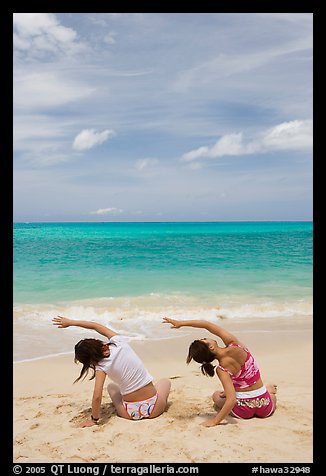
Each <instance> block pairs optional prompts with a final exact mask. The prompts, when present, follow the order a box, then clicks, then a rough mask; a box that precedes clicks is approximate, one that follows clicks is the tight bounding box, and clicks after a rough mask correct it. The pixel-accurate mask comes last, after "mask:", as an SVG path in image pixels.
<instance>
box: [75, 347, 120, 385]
mask: <svg viewBox="0 0 326 476" xmlns="http://www.w3.org/2000/svg"><path fill="white" fill-rule="evenodd" d="M112 344H113V342H112ZM103 345H105V343H104V342H102V341H101V340H99V339H82V340H80V341H79V342H77V344H76V345H75V363H76V364H77V363H78V362H80V363H82V364H83V368H82V369H81V372H80V375H79V377H78V378H76V380H75V381H74V383H75V382H78V381H79V380H80V379H81V378H83V380H84V378H85V377H86V375H87V374H88V370H89V369H92V370H93V375H92V376H91V378H90V379H89V380H92V379H93V378H94V377H95V366H96V365H97V364H98V363H99V362H100V360H102V359H103V358H104V355H103ZM108 345H110V343H109V342H108Z"/></svg>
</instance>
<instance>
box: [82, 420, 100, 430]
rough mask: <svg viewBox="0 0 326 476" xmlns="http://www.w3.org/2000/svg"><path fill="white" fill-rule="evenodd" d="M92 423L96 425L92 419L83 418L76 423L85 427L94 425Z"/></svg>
mask: <svg viewBox="0 0 326 476" xmlns="http://www.w3.org/2000/svg"><path fill="white" fill-rule="evenodd" d="M94 425H96V423H95V422H94V421H93V420H84V421H82V422H81V423H80V424H79V425H78V427H79V428H86V427H87V426H94Z"/></svg>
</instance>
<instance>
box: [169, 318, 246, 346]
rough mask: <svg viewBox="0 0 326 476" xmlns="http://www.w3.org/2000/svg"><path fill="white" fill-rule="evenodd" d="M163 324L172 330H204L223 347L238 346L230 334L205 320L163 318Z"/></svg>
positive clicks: (236, 340)
mask: <svg viewBox="0 0 326 476" xmlns="http://www.w3.org/2000/svg"><path fill="white" fill-rule="evenodd" d="M163 322H164V323H168V324H171V325H172V328H175V329H178V328H179V327H184V326H186V327H196V328H198V329H206V330H207V331H208V332H211V333H212V334H214V335H216V336H217V337H219V338H220V339H222V341H223V342H224V344H225V345H229V344H239V340H238V339H237V338H236V337H235V336H234V335H233V334H231V333H230V332H228V331H226V330H224V329H222V327H220V326H218V325H217V324H213V323H212V322H209V321H205V320H184V321H179V320H176V319H170V318H169V317H163Z"/></svg>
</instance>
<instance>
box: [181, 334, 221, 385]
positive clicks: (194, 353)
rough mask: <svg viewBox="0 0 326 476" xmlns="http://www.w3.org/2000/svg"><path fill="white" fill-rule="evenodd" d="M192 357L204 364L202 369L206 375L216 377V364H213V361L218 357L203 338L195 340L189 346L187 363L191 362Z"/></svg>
mask: <svg viewBox="0 0 326 476" xmlns="http://www.w3.org/2000/svg"><path fill="white" fill-rule="evenodd" d="M192 359H194V361H195V362H198V363H199V364H202V365H201V366H200V370H201V371H202V373H203V374H204V375H206V376H207V375H209V376H210V377H214V374H215V372H214V368H215V366H214V365H212V364H211V362H213V360H215V359H216V357H215V355H214V354H213V352H211V351H210V350H209V348H208V347H207V345H206V344H205V343H204V342H202V341H201V340H194V341H193V343H192V344H190V346H189V353H188V357H187V360H186V362H187V364H189V363H190V362H191V360H192Z"/></svg>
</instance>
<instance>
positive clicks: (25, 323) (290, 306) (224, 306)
mask: <svg viewBox="0 0 326 476" xmlns="http://www.w3.org/2000/svg"><path fill="white" fill-rule="evenodd" d="M312 311H313V308H312V299H311V300H302V299H301V300H297V301H288V302H284V301H275V300H274V301H271V300H270V301H267V300H264V299H262V298H259V299H258V298H257V297H255V298H252V299H251V300H250V299H248V300H247V301H246V300H245V298H244V296H232V297H230V296H229V297H226V296H218V297H215V298H214V297H213V296H208V297H206V298H205V299H203V297H201V298H199V297H196V296H191V295H185V294H181V293H175V294H169V295H163V294H159V293H155V294H154V293H152V294H150V295H147V296H137V297H131V296H129V297H118V298H99V299H92V300H91V299H87V300H83V301H73V302H65V303H58V304H20V305H16V306H15V307H14V360H19V361H20V360H25V359H33V358H38V357H42V356H45V355H50V354H56V355H57V354H61V353H69V352H71V350H72V349H73V346H74V345H75V343H76V342H77V341H78V340H79V339H82V338H85V337H86V336H89V335H90V333H92V331H89V330H87V329H82V328H77V327H74V328H69V329H68V330H62V329H57V327H56V326H53V324H52V319H53V317H55V316H57V315H60V316H66V317H70V318H72V319H79V320H90V321H96V322H99V323H101V324H103V325H106V326H108V327H110V328H112V329H113V330H114V331H116V332H119V333H121V334H124V335H127V336H129V337H130V339H136V340H146V339H164V338H170V337H171V332H170V326H166V325H162V318H163V317H164V316H169V317H173V318H176V319H206V320H209V321H212V322H218V321H219V320H222V319H237V320H244V319H245V320H248V319H257V318H258V319H261V318H263V319H273V318H284V319H289V318H291V317H293V316H311V315H312ZM59 332H60V333H59ZM95 336H96V335H95V334H94V337H95Z"/></svg>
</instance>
